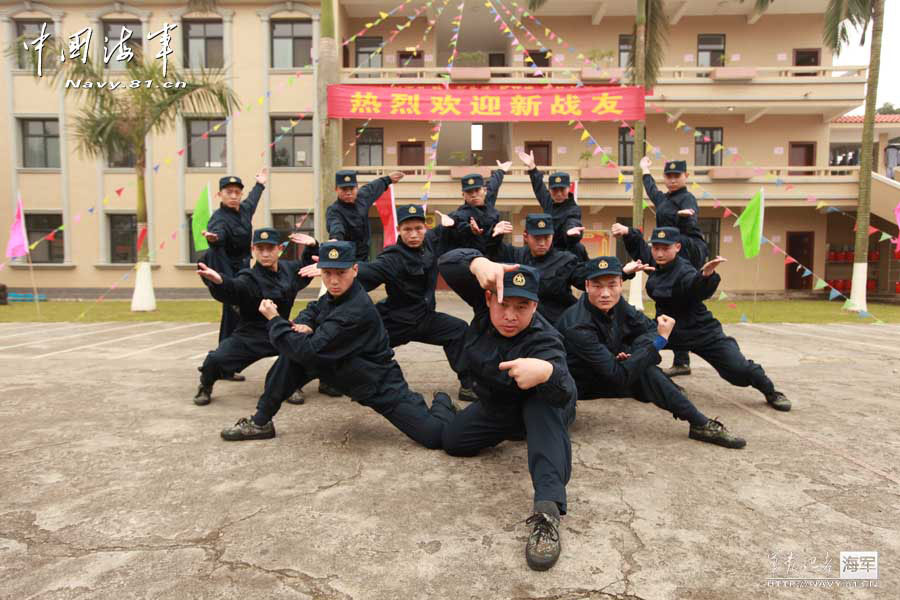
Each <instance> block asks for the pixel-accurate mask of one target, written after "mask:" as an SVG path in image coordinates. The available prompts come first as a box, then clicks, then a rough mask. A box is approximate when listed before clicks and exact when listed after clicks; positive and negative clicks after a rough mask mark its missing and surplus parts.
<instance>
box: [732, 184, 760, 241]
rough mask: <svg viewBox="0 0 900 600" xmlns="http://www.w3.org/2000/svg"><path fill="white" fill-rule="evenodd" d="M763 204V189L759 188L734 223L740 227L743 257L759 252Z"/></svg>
mask: <svg viewBox="0 0 900 600" xmlns="http://www.w3.org/2000/svg"><path fill="white" fill-rule="evenodd" d="M765 204H766V202H765V197H764V195H763V190H762V188H760V189H759V191H758V192H756V194H755V195H754V196H753V198H752V199H751V200H750V203H749V204H747V207H746V208H745V209H744V212H742V213H741V216H740V217H738V219H737V221H736V222H735V224H734V226H735V227H740V228H741V242H742V243H743V246H744V257H745V258H753V257H754V256H756V255H758V254H759V246H760V243H761V242H762V230H763V213H764V212H765Z"/></svg>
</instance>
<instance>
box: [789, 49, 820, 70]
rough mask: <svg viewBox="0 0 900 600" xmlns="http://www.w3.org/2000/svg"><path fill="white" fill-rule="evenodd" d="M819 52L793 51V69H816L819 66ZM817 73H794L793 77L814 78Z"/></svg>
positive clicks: (810, 50) (817, 50) (809, 50)
mask: <svg viewBox="0 0 900 600" xmlns="http://www.w3.org/2000/svg"><path fill="white" fill-rule="evenodd" d="M820 61H821V50H819V49H818V48H810V49H807V50H794V66H795V67H818V66H819V65H820V64H821V62H820ZM818 74H819V73H817V72H816V71H809V72H804V73H794V76H795V77H815V76H817V75H818Z"/></svg>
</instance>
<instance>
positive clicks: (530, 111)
mask: <svg viewBox="0 0 900 600" xmlns="http://www.w3.org/2000/svg"><path fill="white" fill-rule="evenodd" d="M328 117H329V118H332V119H387V120H399V121H571V120H577V121H631V120H634V119H643V118H644V95H643V93H642V90H641V88H638V87H619V86H612V87H587V86H584V87H573V86H572V87H531V86H519V87H516V86H508V85H507V86H482V87H475V88H473V87H470V86H466V87H465V88H454V87H449V88H445V87H443V86H434V87H406V88H400V87H387V86H385V87H382V86H373V85H330V86H328Z"/></svg>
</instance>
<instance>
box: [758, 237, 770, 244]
mask: <svg viewBox="0 0 900 600" xmlns="http://www.w3.org/2000/svg"><path fill="white" fill-rule="evenodd" d="M759 243H760V244H768V243H769V238H767V237H766V236H764V235H761V236H759Z"/></svg>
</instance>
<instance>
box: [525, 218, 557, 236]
mask: <svg viewBox="0 0 900 600" xmlns="http://www.w3.org/2000/svg"><path fill="white" fill-rule="evenodd" d="M525 232H526V233H528V234H529V235H547V234H548V233H553V217H551V216H550V215H548V214H547V213H533V214H530V215H528V216H527V217H525Z"/></svg>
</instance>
